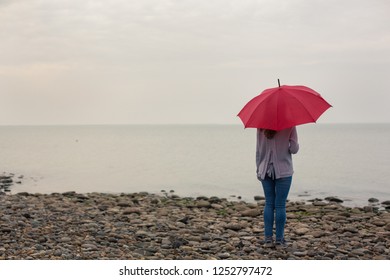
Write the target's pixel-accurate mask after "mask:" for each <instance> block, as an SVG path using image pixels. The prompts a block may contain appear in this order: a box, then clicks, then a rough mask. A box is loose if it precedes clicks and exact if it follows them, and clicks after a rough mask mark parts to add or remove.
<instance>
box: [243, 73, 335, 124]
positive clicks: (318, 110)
mask: <svg viewBox="0 0 390 280" xmlns="http://www.w3.org/2000/svg"><path fill="white" fill-rule="evenodd" d="M278 82H279V80H278ZM330 107H332V105H330V104H329V103H328V102H326V101H325V100H324V99H323V98H322V97H321V95H320V94H319V93H318V92H315V91H314V90H312V89H311V88H308V87H305V86H287V85H283V86H280V84H279V87H275V88H269V89H266V90H264V91H263V92H262V93H261V94H260V95H258V96H256V97H255V98H253V99H252V100H250V101H249V102H248V103H247V104H246V105H245V106H244V108H242V110H241V111H240V113H238V117H240V119H241V120H242V122H243V123H244V125H245V128H247V127H254V128H263V129H272V130H282V129H285V128H288V127H293V126H296V125H300V124H304V123H311V122H316V121H317V119H318V118H319V117H320V116H321V115H322V113H324V112H325V111H326V110H327V109H329V108H330Z"/></svg>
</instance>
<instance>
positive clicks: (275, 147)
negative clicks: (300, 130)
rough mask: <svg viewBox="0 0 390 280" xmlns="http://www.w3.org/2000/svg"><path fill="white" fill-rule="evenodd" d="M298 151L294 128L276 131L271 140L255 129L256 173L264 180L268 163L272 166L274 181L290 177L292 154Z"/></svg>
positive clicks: (292, 169) (291, 172)
mask: <svg viewBox="0 0 390 280" xmlns="http://www.w3.org/2000/svg"><path fill="white" fill-rule="evenodd" d="M298 150H299V144H298V134H297V129H296V128H295V127H291V128H287V129H284V130H281V131H278V132H277V133H276V135H275V136H274V137H273V138H272V139H268V138H267V137H265V135H264V132H263V131H262V130H260V129H257V145H256V167H257V169H256V173H257V178H258V179H259V180H264V178H265V176H266V174H267V171H268V170H269V169H268V168H269V165H270V163H272V164H273V168H274V175H275V179H280V178H284V177H289V176H292V175H293V173H294V168H293V162H292V156H291V155H292V154H296V153H297V152H298Z"/></svg>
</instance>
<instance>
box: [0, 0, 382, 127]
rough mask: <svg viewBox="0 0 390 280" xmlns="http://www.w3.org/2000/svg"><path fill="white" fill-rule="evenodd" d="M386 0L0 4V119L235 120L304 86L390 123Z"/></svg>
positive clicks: (342, 114)
mask: <svg viewBox="0 0 390 280" xmlns="http://www.w3.org/2000/svg"><path fill="white" fill-rule="evenodd" d="M389 14H390V2H389V1H388V0H372V1H366V0H326V1H325V0H324V1H322V0H284V1H277V0H93V1H92V0H0V125H20V124H133V123H148V124H153V123H164V124H166V123H183V124H196V123H200V124H203V123H212V124H240V120H239V119H238V118H237V116H236V115H237V113H238V112H239V111H240V109H241V108H242V107H243V106H244V105H245V103H246V102H247V101H248V100H249V99H251V98H252V97H254V96H255V95H257V94H259V93H260V92H261V91H262V90H264V89H265V88H268V87H275V86H277V79H278V78H280V79H281V82H282V84H289V85H295V84H300V85H306V86H309V87H311V88H313V89H315V90H317V91H318V92H319V93H320V94H322V96H323V97H324V98H325V99H326V100H328V102H329V103H331V104H332V105H333V106H334V107H333V108H331V109H330V110H329V111H327V112H326V113H325V114H324V115H323V116H322V117H321V119H320V121H319V122H323V123H326V122H330V123H339V122H340V123H342V122H390V107H389V104H390V97H389V96H390V89H389V87H390V82H389V80H390V79H389V78H390V17H389Z"/></svg>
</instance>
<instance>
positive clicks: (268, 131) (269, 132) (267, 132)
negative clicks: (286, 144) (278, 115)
mask: <svg viewBox="0 0 390 280" xmlns="http://www.w3.org/2000/svg"><path fill="white" fill-rule="evenodd" d="M263 132H264V135H265V137H267V138H268V139H272V138H274V136H275V134H276V133H277V131H276V130H272V129H264V130H263Z"/></svg>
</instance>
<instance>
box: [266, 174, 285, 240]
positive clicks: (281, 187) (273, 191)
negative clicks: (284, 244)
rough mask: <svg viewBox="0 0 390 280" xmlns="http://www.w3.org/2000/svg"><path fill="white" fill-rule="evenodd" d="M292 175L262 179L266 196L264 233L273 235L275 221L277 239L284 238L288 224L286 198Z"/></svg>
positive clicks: (267, 235) (268, 235) (269, 235)
mask: <svg viewBox="0 0 390 280" xmlns="http://www.w3.org/2000/svg"><path fill="white" fill-rule="evenodd" d="M291 182H292V176H290V177H285V178H280V179H271V178H270V177H268V176H266V177H265V178H264V180H262V181H261V183H262V185H263V190H264V196H265V207H264V235H265V237H266V238H267V237H268V238H269V237H272V236H273V226H274V222H275V231H276V232H275V233H276V240H283V239H284V226H285V224H286V200H287V196H288V193H289V191H290V186H291Z"/></svg>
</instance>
